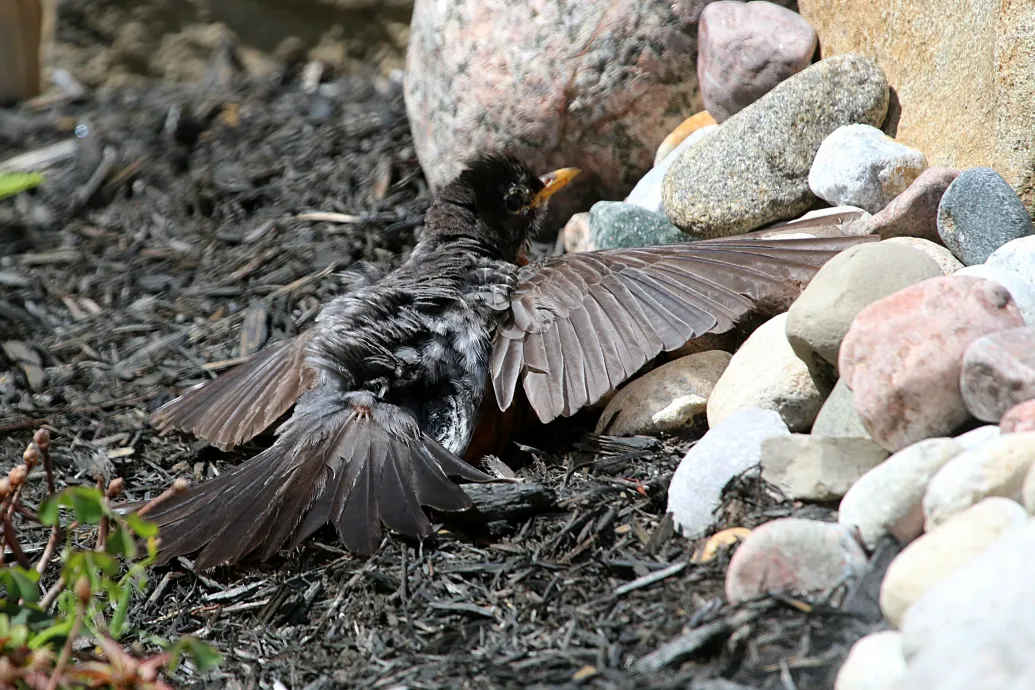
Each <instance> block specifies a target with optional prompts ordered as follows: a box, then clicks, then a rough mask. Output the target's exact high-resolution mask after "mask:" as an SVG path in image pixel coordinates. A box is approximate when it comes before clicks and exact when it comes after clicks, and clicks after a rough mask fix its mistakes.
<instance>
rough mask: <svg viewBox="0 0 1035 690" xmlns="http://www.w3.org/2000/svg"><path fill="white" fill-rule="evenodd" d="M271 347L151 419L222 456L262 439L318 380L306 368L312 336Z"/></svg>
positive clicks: (159, 428) (160, 411)
mask: <svg viewBox="0 0 1035 690" xmlns="http://www.w3.org/2000/svg"><path fill="white" fill-rule="evenodd" d="M310 333H311V332H309V333H303V334H302V335H299V336H296V337H294V338H292V339H290V340H285V341H283V342H281V343H277V344H276V345H271V346H270V347H267V348H266V349H265V350H262V351H261V352H259V353H258V354H256V355H255V356H253V357H252V358H251V359H249V360H248V361H246V362H244V363H242V364H239V365H238V366H236V367H234V368H233V369H230V370H229V371H227V372H224V373H223V374H221V375H220V376H219V377H217V378H216V379H215V380H213V381H208V382H206V383H203V384H201V385H199V386H195V387H194V388H192V389H190V390H188V391H187V392H186V393H184V394H183V395H181V396H180V397H178V398H176V399H175V400H172V401H171V402H169V403H166V404H165V405H163V406H162V407H161V408H159V409H158V410H157V411H155V413H154V414H153V415H152V418H151V421H152V423H153V424H154V425H155V426H156V427H157V428H158V430H159V431H161V432H162V433H163V434H164V433H168V432H169V431H170V430H172V429H180V430H182V431H189V432H191V433H193V434H194V435H195V436H198V437H199V438H203V439H205V440H206V441H208V442H209V443H211V444H212V445H214V446H215V447H217V448H219V449H221V450H228V449H230V448H233V447H234V446H236V445H239V444H241V443H244V442H246V441H248V440H249V439H252V438H254V437H255V436H256V435H258V434H259V433H261V432H262V431H263V430H265V429H266V428H267V427H269V426H270V425H271V424H272V423H273V422H275V421H276V420H277V419H278V418H279V417H280V416H281V415H282V414H284V413H285V412H287V411H288V409H290V407H291V406H292V405H294V404H295V401H296V400H298V397H299V396H300V395H301V394H302V393H303V392H304V391H305V390H307V389H308V388H310V387H311V386H312V385H313V383H314V381H315V380H316V375H315V373H314V371H313V370H312V369H310V368H308V367H307V366H306V365H305V356H306V345H307V344H308V342H309V340H310V338H311V335H310Z"/></svg>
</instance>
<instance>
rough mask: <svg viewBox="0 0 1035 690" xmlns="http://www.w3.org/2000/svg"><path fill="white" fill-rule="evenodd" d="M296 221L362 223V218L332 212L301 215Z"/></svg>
mask: <svg viewBox="0 0 1035 690" xmlns="http://www.w3.org/2000/svg"><path fill="white" fill-rule="evenodd" d="M295 220H310V221H314V222H317V223H320V222H324V223H362V222H363V217H362V216H350V215H349V214H347V213H333V212H331V211H311V212H309V213H299V214H298V215H297V216H295Z"/></svg>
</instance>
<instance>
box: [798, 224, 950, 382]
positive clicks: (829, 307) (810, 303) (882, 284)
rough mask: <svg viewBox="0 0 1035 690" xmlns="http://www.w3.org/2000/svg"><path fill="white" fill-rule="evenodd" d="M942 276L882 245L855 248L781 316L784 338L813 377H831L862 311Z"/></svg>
mask: <svg viewBox="0 0 1035 690" xmlns="http://www.w3.org/2000/svg"><path fill="white" fill-rule="evenodd" d="M940 275H942V271H941V269H940V268H939V267H938V264H937V263H935V261H934V259H932V258H930V257H929V256H927V255H926V254H924V253H923V252H921V251H919V250H917V249H913V248H911V247H903V246H901V245H897V244H891V243H888V242H875V243H871V244H861V245H858V246H855V247H851V248H850V249H846V250H845V251H843V252H841V253H840V254H838V255H837V256H835V257H834V258H832V259H830V261H828V262H827V263H826V264H824V265H823V267H822V268H820V269H819V271H818V272H817V273H816V276H815V277H814V278H813V279H812V280H811V281H810V282H809V284H808V286H807V287H806V288H805V290H804V291H802V293H801V296H800V297H798V299H797V300H795V302H794V304H792V305H791V308H790V309H789V310H788V312H787V339H788V340H789V341H790V343H791V347H792V348H793V349H794V352H795V354H797V355H798V357H799V358H801V360H802V361H804V362H805V363H806V364H808V365H809V368H810V369H811V370H812V372H813V374H816V375H820V376H825V377H827V378H832V374H833V372H834V371H836V367H837V357H838V352H839V350H840V348H841V341H842V340H844V337H845V334H846V333H847V332H848V328H849V326H851V325H852V321H853V320H854V319H855V317H856V316H857V315H858V314H859V312H860V311H862V310H863V309H864V308H865V307H866V306H868V305H870V304H872V303H873V302H876V301H877V300H879V299H880V298H882V297H885V296H887V295H890V294H892V293H894V292H898V291H899V290H901V289H902V288H904V287H906V286H909V285H913V284H914V283H919V282H920V281H922V280H926V279H927V278H934V277H935V276H940Z"/></svg>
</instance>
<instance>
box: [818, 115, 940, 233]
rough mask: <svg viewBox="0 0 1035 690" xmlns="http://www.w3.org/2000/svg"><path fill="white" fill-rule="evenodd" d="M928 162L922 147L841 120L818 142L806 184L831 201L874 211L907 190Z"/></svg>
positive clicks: (825, 199) (822, 197)
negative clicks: (911, 145) (920, 149)
mask: <svg viewBox="0 0 1035 690" xmlns="http://www.w3.org/2000/svg"><path fill="white" fill-rule="evenodd" d="M926 167H927V158H926V157H925V156H924V154H923V153H922V152H921V151H918V150H916V149H914V148H911V147H909V146H906V145H905V144H900V143H899V142H897V141H895V140H894V139H892V138H891V137H889V136H888V135H887V134H885V133H884V132H882V131H880V130H879V129H877V128H876V127H872V126H870V125H860V124H855V125H845V126H844V127H839V128H837V129H835V130H834V131H833V132H831V134H830V136H828V137H827V138H826V139H824V140H823V143H822V144H821V145H820V147H819V151H817V152H816V160H815V161H814V162H813V163H812V168H811V170H809V188H810V189H811V190H812V193H813V194H815V195H816V196H818V197H819V198H820V199H823V200H824V201H826V202H828V203H830V204H832V205H834V206H838V205H841V204H848V205H851V206H858V207H859V208H861V209H864V210H866V211H869V212H870V213H877V212H878V211H880V210H882V209H883V208H885V207H886V206H887V205H888V204H889V203H891V201H892V200H893V199H894V198H895V197H897V196H898V195H899V194H902V193H903V192H904V191H906V189H907V188H908V187H909V185H911V184H912V183H913V181H914V180H916V179H917V178H918V177H919V176H920V173H922V172H923V171H924V169H925V168H926Z"/></svg>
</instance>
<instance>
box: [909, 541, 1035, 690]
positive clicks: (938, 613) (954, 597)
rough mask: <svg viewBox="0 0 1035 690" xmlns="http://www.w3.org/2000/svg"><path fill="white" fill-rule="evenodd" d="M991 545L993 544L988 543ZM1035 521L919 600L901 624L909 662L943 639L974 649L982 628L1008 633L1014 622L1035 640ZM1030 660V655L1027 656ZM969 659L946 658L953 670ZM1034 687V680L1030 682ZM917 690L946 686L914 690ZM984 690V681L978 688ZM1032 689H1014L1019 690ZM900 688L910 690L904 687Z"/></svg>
mask: <svg viewBox="0 0 1035 690" xmlns="http://www.w3.org/2000/svg"><path fill="white" fill-rule="evenodd" d="M989 541H991V540H989ZM1032 582H1035V520H1027V521H1025V522H1024V524H1023V525H1020V526H1018V527H1017V528H1015V529H1012V530H1009V531H1007V532H1006V533H1004V534H1003V535H1002V536H1000V538H999V539H997V540H995V542H994V543H992V545H991V546H989V547H988V549H986V550H985V552H984V553H982V554H981V556H980V557H979V558H972V559H971V560H970V561H969V562H968V563H967V564H966V565H964V566H963V567H962V568H960V569H959V570H957V571H956V572H955V573H953V574H952V575H951V576H949V577H947V578H945V579H944V580H942V581H941V582H939V583H938V584H936V585H934V586H933V587H931V588H930V589H929V590H928V591H927V593H926V594H924V595H923V596H922V597H920V599H919V600H917V601H916V603H914V604H913V605H912V606H910V607H909V612H908V613H907V614H906V617H905V620H904V621H903V622H902V643H903V651H904V652H905V654H906V658H911V657H913V656H914V655H916V653H917V652H919V651H920V650H921V649H923V648H925V647H927V646H929V645H931V644H932V643H934V642H935V641H937V639H938V638H939V637H942V636H957V635H961V634H962V635H964V636H966V637H969V638H970V642H971V646H973V644H974V643H975V642H976V641H977V640H978V639H979V638H978V637H976V636H975V635H976V633H977V632H978V631H980V630H982V629H987V628H984V624H988V623H994V624H995V625H994V626H993V627H998V628H999V629H1003V630H1005V629H1007V628H1008V627H1010V626H1011V625H1012V624H1014V623H1016V622H1021V623H1023V624H1024V626H1025V628H1026V629H1027V631H1028V635H1027V639H1028V640H1030V641H1032V642H1035V635H1033V633H1035V626H1033V623H1035V617H1033V616H1032V615H1031V612H1032V611H1035V587H1032ZM1029 657H1030V654H1029ZM966 658H967V655H964V656H963V657H961V658H960V659H958V660H948V659H947V660H946V661H947V662H952V661H955V662H956V663H950V668H949V670H950V671H952V670H954V669H955V668H958V664H959V663H960V662H961V661H963V660H964V659H966ZM1027 680H1028V682H1029V683H1030V680H1031V679H1030V677H1029V678H1028V679H1027ZM916 687H938V688H941V687H943V686H942V685H934V686H910V688H909V690H912V688H916ZM969 687H980V688H982V689H984V688H985V687H987V686H985V685H984V684H983V683H981V684H979V685H977V686H973V685H972V686H969ZM1022 687H1029V685H1015V686H1013V688H1014V689H1015V690H1019V689H1020V688H1022ZM902 690H907V689H906V688H903V689H902Z"/></svg>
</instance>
